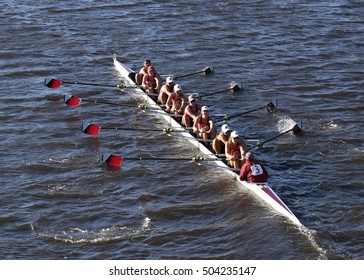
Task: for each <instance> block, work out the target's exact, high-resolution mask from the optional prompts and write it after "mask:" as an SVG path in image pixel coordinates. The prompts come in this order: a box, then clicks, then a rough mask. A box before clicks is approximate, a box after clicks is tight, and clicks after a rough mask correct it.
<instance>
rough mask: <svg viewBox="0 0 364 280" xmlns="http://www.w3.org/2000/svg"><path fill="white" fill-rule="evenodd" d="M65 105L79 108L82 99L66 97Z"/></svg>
mask: <svg viewBox="0 0 364 280" xmlns="http://www.w3.org/2000/svg"><path fill="white" fill-rule="evenodd" d="M64 103H66V104H67V105H68V106H71V107H77V106H80V104H81V98H79V97H77V96H73V95H65V96H64Z"/></svg>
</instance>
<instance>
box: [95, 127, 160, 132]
mask: <svg viewBox="0 0 364 280" xmlns="http://www.w3.org/2000/svg"><path fill="white" fill-rule="evenodd" d="M102 129H110V130H129V131H152V132H163V130H161V129H143V128H131V127H104V126H103V127H102Z"/></svg>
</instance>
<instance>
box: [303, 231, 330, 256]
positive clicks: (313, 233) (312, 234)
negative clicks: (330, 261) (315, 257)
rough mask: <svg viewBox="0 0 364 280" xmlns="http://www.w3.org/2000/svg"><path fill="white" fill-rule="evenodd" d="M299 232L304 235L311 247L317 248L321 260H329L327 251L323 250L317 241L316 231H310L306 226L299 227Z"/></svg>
mask: <svg viewBox="0 0 364 280" xmlns="http://www.w3.org/2000/svg"><path fill="white" fill-rule="evenodd" d="M299 230H300V232H301V233H302V234H304V235H305V236H306V237H307V239H308V241H309V242H310V243H311V245H312V246H313V247H314V248H315V250H316V251H317V252H318V253H319V259H320V260H327V251H326V250H325V249H323V248H322V247H321V246H320V245H319V244H318V243H317V241H316V237H315V236H316V231H315V230H312V229H308V228H307V227H305V226H304V225H301V226H300V227H299Z"/></svg>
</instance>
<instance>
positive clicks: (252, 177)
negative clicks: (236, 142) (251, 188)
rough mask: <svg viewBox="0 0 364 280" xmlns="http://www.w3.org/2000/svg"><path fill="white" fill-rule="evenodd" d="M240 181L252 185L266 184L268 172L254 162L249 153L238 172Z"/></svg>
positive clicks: (252, 156) (258, 163)
mask: <svg viewBox="0 0 364 280" xmlns="http://www.w3.org/2000/svg"><path fill="white" fill-rule="evenodd" d="M239 177H240V180H242V181H248V182H253V183H263V182H267V179H268V172H267V170H266V169H265V168H264V166H263V165H262V164H261V163H260V162H258V161H256V160H255V158H254V155H253V154H252V153H250V152H248V153H246V155H245V163H244V165H243V167H242V168H241V170H240V175H239Z"/></svg>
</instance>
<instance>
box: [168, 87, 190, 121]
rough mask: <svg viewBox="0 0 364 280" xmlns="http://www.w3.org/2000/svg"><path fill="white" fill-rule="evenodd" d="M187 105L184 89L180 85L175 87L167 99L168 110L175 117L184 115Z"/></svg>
mask: <svg viewBox="0 0 364 280" xmlns="http://www.w3.org/2000/svg"><path fill="white" fill-rule="evenodd" d="M185 103H186V101H185V97H184V95H183V94H182V87H181V86H180V85H179V84H176V85H174V87H173V92H172V94H171V95H170V96H169V97H168V99H167V103H166V110H167V111H168V112H171V113H173V114H175V115H182V113H183V110H184V108H185V105H186V104H185ZM171 105H172V106H171Z"/></svg>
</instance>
